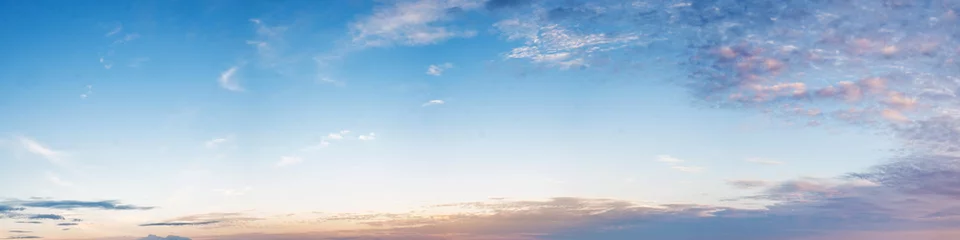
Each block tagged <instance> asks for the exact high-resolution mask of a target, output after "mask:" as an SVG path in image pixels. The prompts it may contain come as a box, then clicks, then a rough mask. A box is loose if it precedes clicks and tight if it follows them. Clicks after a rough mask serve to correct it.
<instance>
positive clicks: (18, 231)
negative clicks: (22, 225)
mask: <svg viewBox="0 0 960 240" xmlns="http://www.w3.org/2000/svg"><path fill="white" fill-rule="evenodd" d="M9 232H11V233H31V231H25V230H10V231H9Z"/></svg>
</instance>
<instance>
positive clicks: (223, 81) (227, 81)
mask: <svg viewBox="0 0 960 240" xmlns="http://www.w3.org/2000/svg"><path fill="white" fill-rule="evenodd" d="M238 69H240V67H238V66H233V67H230V68H228V69H227V70H226V71H223V72H222V73H220V78H218V79H217V83H219V84H220V87H221V88H223V89H226V90H228V91H233V92H243V91H244V89H243V87H241V86H240V82H239V80H237V77H236V74H237V70H238Z"/></svg>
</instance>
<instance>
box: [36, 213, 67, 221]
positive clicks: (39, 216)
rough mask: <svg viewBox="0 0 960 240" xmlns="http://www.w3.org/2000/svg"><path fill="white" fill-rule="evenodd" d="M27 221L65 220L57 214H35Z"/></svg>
mask: <svg viewBox="0 0 960 240" xmlns="http://www.w3.org/2000/svg"><path fill="white" fill-rule="evenodd" d="M28 219H49V220H64V219H66V218H64V217H63V216H60V215H57V214H36V215H30V217H28Z"/></svg>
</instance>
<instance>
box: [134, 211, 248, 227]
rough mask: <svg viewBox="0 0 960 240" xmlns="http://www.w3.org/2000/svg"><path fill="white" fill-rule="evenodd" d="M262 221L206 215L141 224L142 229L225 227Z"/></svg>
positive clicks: (235, 216)
mask: <svg viewBox="0 0 960 240" xmlns="http://www.w3.org/2000/svg"><path fill="white" fill-rule="evenodd" d="M256 220H261V219H260V218H254V217H247V216H245V215H244V214H242V213H206V214H197V215H189V216H183V217H178V218H174V219H169V220H166V221H162V222H153V223H144V224H140V226H141V227H159V226H167V227H178V226H206V225H216V226H219V227H223V226H235V225H238V224H243V223H244V222H249V221H256Z"/></svg>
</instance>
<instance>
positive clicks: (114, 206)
mask: <svg viewBox="0 0 960 240" xmlns="http://www.w3.org/2000/svg"><path fill="white" fill-rule="evenodd" d="M17 203H18V205H19V206H24V207H35V208H52V209H66V210H71V209H81V208H86V209H104V210H149V209H153V207H140V206H134V205H123V204H119V202H117V201H76V200H61V201H54V200H29V201H19V202H17Z"/></svg>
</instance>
